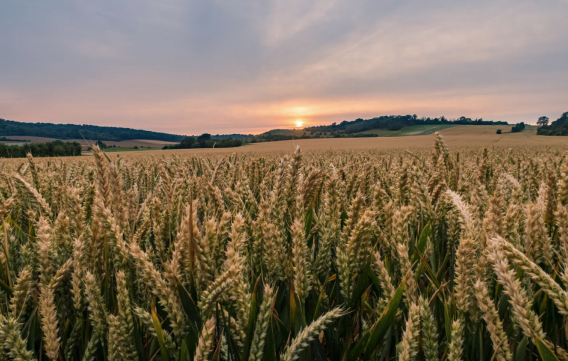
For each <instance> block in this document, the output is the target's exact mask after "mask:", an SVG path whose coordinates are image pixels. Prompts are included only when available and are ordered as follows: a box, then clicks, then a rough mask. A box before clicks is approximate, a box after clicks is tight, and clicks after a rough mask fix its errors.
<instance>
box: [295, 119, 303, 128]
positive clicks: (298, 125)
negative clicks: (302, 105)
mask: <svg viewBox="0 0 568 361" xmlns="http://www.w3.org/2000/svg"><path fill="white" fill-rule="evenodd" d="M303 126H304V122H303V121H302V120H300V119H298V120H296V128H301V127H303Z"/></svg>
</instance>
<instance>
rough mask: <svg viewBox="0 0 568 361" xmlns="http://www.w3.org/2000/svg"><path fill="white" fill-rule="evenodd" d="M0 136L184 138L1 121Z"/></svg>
mask: <svg viewBox="0 0 568 361" xmlns="http://www.w3.org/2000/svg"><path fill="white" fill-rule="evenodd" d="M0 135H2V136H9V135H12V136H13V135H17V136H24V135H28V136H34V137H46V138H55V139H87V140H107V141H116V142H118V141H122V140H130V139H148V140H162V141H166V142H179V141H181V140H182V139H183V138H184V137H183V136H181V135H176V134H168V133H160V132H152V131H148V130H140V129H131V128H120V127H102V126H97V125H87V124H83V125H78V124H52V123H23V122H16V121H13V120H6V119H0Z"/></svg>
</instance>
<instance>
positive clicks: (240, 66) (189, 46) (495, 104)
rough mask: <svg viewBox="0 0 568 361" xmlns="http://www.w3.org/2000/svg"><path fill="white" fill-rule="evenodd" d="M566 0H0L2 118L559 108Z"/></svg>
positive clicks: (144, 119)
mask: <svg viewBox="0 0 568 361" xmlns="http://www.w3.org/2000/svg"><path fill="white" fill-rule="evenodd" d="M567 17H568V0H538V1H537V0H535V1H523V0H476V1H461V0H447V1H446V0H428V1H424V0H416V1H401V0H386V1H385V0H357V1H353V0H346V1H339V0H338V1H335V0H312V1H310V0H283V1H272V0H235V1H228V0H224V1H219V0H159V1H157V0H96V1H87V0H73V1H71V0H49V1H45V0H41V1H40V0H37V1H34V0H26V1H14V0H0V118H5V119H12V120H19V121H34V122H35V121H49V122H54V123H79V124H97V125H114V126H125V127H134V128H143V129H150V130H158V131H165V132H174V133H179V134H197V133H201V132H206V131H207V132H211V133H232V132H241V133H258V132H261V131H264V130H268V129H271V128H277V127H278V128H291V127H293V126H294V125H295V123H296V122H298V121H302V122H303V123H304V125H311V124H325V123H331V122H334V121H342V120H345V119H347V120H352V119H355V118H358V117H362V118H367V117H373V116H377V115H382V114H414V113H415V114H418V115H419V116H422V115H423V116H441V115H445V116H447V117H459V116H461V115H465V116H469V117H483V118H484V119H496V120H497V119H499V120H507V121H509V122H518V121H525V122H532V123H534V122H535V121H536V118H538V116H540V115H548V116H549V117H550V118H552V119H556V118H558V117H559V116H560V114H561V113H562V112H564V111H568V21H566V19H567Z"/></svg>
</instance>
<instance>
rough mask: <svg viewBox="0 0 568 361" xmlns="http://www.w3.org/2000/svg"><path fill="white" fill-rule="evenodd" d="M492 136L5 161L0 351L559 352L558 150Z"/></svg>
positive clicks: (153, 356)
mask: <svg viewBox="0 0 568 361" xmlns="http://www.w3.org/2000/svg"><path fill="white" fill-rule="evenodd" d="M497 128H498V127H496V126H487V127H485V126H476V128H475V129H476V130H475V131H476V132H477V133H475V134H472V133H471V132H468V131H464V128H463V127H461V126H455V127H449V128H446V129H443V130H441V131H440V133H439V134H438V133H436V134H431V135H416V136H412V137H407V138H400V137H387V138H357V139H318V140H302V141H285V142H270V143H259V144H253V145H249V146H245V147H240V148H235V149H230V150H226V149H223V150H211V149H209V150H207V151H197V150H187V151H181V150H175V151H174V150H171V151H147V152H130V153H125V154H124V155H122V154H116V153H109V154H105V153H103V152H101V151H100V150H98V148H95V149H94V151H93V154H92V156H85V157H75V158H43V159H39V158H38V159H34V158H33V157H32V156H28V158H27V159H11V160H5V161H2V162H1V163H0V164H1V167H0V236H1V242H0V243H1V247H0V360H53V361H55V360H61V361H71V360H105V361H107V360H109V361H116V360H132V361H135V360H162V361H168V360H172V361H173V360H181V361H188V360H195V361H202V360H227V361H229V360H231V361H233V360H234V361H246V360H248V361H261V360H266V361H269V360H283V361H292V360H300V361H304V360H305V361H311V360H314V361H322V360H333V361H355V360H395V359H396V360H428V361H429V360H451V361H457V360H498V361H513V360H519V361H521V360H538V359H542V360H568V336H567V335H568V330H567V329H566V325H567V324H568V318H567V316H568V295H567V291H566V287H567V286H568V270H567V264H566V262H567V261H566V260H567V259H568V159H567V157H566V155H567V153H566V151H567V150H568V147H567V145H568V143H567V142H566V140H563V139H560V137H559V138H553V137H550V138H549V137H538V138H537V137H536V136H535V135H534V130H530V129H529V130H526V131H525V132H522V133H517V134H502V135H496V134H495V130H496V129H497ZM294 147H295V148H294Z"/></svg>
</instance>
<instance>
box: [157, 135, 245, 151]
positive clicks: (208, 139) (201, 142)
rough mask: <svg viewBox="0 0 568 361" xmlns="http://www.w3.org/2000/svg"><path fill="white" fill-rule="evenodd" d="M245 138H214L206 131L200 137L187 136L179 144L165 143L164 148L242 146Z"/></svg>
mask: <svg viewBox="0 0 568 361" xmlns="http://www.w3.org/2000/svg"><path fill="white" fill-rule="evenodd" d="M244 143H245V140H244V139H233V138H222V139H214V138H213V137H212V136H211V134H209V133H204V134H201V135H200V136H198V137H193V136H190V137H185V138H183V139H182V141H181V142H180V143H179V144H174V145H165V146H164V147H163V148H162V149H190V148H232V147H240V146H241V145H243V144H244Z"/></svg>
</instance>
